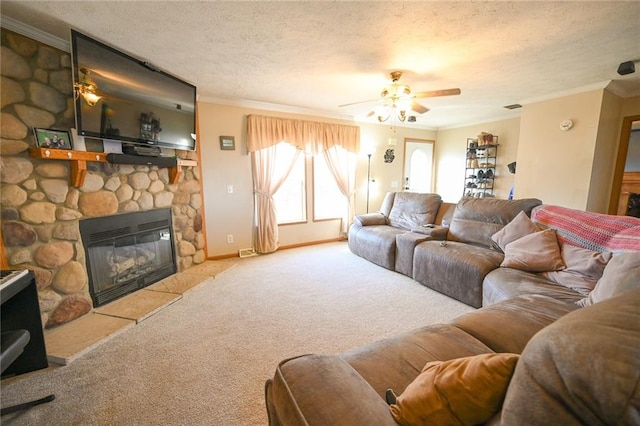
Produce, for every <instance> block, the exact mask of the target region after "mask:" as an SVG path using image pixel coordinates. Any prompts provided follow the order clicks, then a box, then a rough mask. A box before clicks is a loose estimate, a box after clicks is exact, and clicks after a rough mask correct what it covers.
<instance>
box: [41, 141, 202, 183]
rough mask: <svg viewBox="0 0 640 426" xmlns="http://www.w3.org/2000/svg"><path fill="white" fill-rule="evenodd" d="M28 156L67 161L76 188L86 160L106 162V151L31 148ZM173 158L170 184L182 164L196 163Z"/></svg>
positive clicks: (85, 166) (190, 165) (178, 177)
mask: <svg viewBox="0 0 640 426" xmlns="http://www.w3.org/2000/svg"><path fill="white" fill-rule="evenodd" d="M29 156H30V157H33V158H40V159H42V160H66V161H69V162H70V164H71V175H70V176H69V183H70V185H71V186H74V187H76V188H80V187H81V186H82V185H83V184H84V178H85V176H86V175H87V161H93V162H98V163H106V162H108V160H107V153H105V152H89V151H73V150H68V149H53V148H32V149H30V150H29ZM150 158H152V157H150ZM175 160H176V161H175V164H174V165H171V166H170V167H169V182H170V183H172V184H174V183H176V182H178V180H179V179H180V176H181V175H182V166H187V167H193V166H197V165H198V162H197V161H195V160H183V159H181V158H177V159H175Z"/></svg>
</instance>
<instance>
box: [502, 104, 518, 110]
mask: <svg viewBox="0 0 640 426" xmlns="http://www.w3.org/2000/svg"><path fill="white" fill-rule="evenodd" d="M503 108H506V109H518V108H522V105H520V104H511V105H505V106H504V107H503Z"/></svg>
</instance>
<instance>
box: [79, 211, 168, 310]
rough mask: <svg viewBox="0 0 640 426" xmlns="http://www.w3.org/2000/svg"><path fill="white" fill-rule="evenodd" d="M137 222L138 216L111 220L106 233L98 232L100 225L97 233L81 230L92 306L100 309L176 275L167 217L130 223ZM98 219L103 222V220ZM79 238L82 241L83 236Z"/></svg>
mask: <svg viewBox="0 0 640 426" xmlns="http://www.w3.org/2000/svg"><path fill="white" fill-rule="evenodd" d="M123 216H125V217H123ZM140 218H141V216H140V215H138V216H135V217H129V215H117V216H113V217H112V219H115V220H116V223H115V227H113V228H112V229H107V230H104V229H100V228H103V227H104V226H105V225H104V224H102V223H100V224H99V225H100V226H98V229H96V227H94V226H84V228H88V229H89V230H90V231H89V232H88V235H87V236H86V237H87V238H86V240H87V242H88V243H89V244H88V245H87V246H85V251H86V254H87V265H88V268H89V280H90V292H91V297H92V299H93V302H94V306H100V305H103V304H105V303H107V302H109V301H111V300H114V299H116V298H118V297H120V296H123V295H125V294H127V293H131V292H132V291H135V290H138V289H140V288H143V287H146V286H148V285H150V284H152V283H154V282H156V281H158V280H160V279H162V278H165V277H167V276H169V275H171V274H174V273H175V272H176V266H175V254H174V248H173V241H172V228H171V216H170V213H169V216H168V220H166V221H164V220H160V221H152V222H147V223H136V221H135V220H133V219H140ZM98 219H99V220H100V221H104V220H105V219H107V218H98ZM89 220H91V221H95V220H96V219H89ZM107 220H108V219H107ZM123 220H124V221H123ZM132 220H133V221H132ZM83 222H85V221H83ZM85 225H87V224H86V223H85ZM89 225H90V224H89ZM81 228H83V227H82V226H81ZM81 232H82V229H81ZM82 235H83V241H84V240H85V233H84V232H82Z"/></svg>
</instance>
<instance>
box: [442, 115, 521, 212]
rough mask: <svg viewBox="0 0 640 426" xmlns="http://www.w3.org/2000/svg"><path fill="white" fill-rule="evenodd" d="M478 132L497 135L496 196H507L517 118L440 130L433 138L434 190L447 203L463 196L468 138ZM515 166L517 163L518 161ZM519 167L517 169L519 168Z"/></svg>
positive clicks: (517, 132)
mask: <svg viewBox="0 0 640 426" xmlns="http://www.w3.org/2000/svg"><path fill="white" fill-rule="evenodd" d="M481 132H488V133H491V134H493V135H497V136H498V143H499V144H500V145H499V147H498V157H497V163H498V164H497V167H496V179H495V187H494V189H495V191H494V194H495V196H496V198H503V199H506V198H507V197H508V196H509V190H510V189H511V186H512V185H513V178H514V175H512V174H510V173H509V170H508V169H507V164H509V163H511V162H512V161H515V160H516V153H517V152H518V137H519V133H520V119H519V118H512V119H508V120H501V121H494V122H490V123H483V124H476V125H473V126H466V127H457V128H455V129H446V130H440V131H438V134H437V141H436V164H437V165H438V167H437V170H436V191H435V192H436V193H438V194H440V195H441V196H442V199H443V200H444V201H446V202H449V203H456V202H458V200H459V199H460V197H462V195H463V188H464V177H465V164H466V146H467V138H476V137H477V136H478V135H479V134H480V133H481ZM518 167H520V165H519V164H518ZM518 170H519V169H518Z"/></svg>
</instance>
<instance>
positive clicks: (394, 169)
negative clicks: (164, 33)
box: [198, 102, 435, 257]
mask: <svg viewBox="0 0 640 426" xmlns="http://www.w3.org/2000/svg"><path fill="white" fill-rule="evenodd" d="M198 114H199V134H198V139H199V147H200V156H201V160H202V178H203V187H204V202H205V212H206V222H205V223H206V226H207V251H208V256H209V257H219V256H226V255H232V254H237V252H238V250H239V249H241V248H249V247H253V234H252V232H253V209H254V204H253V182H252V177H251V176H252V175H251V162H250V159H249V155H248V154H247V149H246V116H247V115H248V114H263V115H271V116H278V117H291V118H300V119H305V120H314V121H324V122H337V123H347V124H353V123H351V122H347V121H340V120H332V119H329V118H324V117H310V116H304V115H298V114H291V113H284V112H273V111H264V110H258V109H252V108H245V107H237V106H228V105H218V104H213V103H206V102H199V103H198ZM359 125H360V130H361V141H362V146H363V147H373V148H375V152H374V154H373V156H372V157H371V177H372V179H375V182H374V183H372V185H371V188H370V200H369V207H370V211H377V210H378V208H379V207H380V204H381V203H382V198H383V196H384V194H385V193H386V192H387V191H390V190H399V189H400V188H395V189H394V188H392V187H391V184H392V181H394V180H395V181H397V182H401V179H402V157H403V155H402V152H403V141H404V138H405V137H411V138H419V139H431V140H433V139H434V136H435V132H432V131H425V130H420V129H397V133H395V134H394V133H393V132H392V131H391V130H390V128H389V126H388V125H377V124H359ZM221 135H224V136H234V137H235V140H236V150H235V151H222V150H221V149H220V142H219V137H220V136H221ZM390 137H395V138H397V140H398V144H397V146H396V147H395V153H396V158H395V160H394V162H393V163H390V164H389V163H384V160H383V158H384V153H385V151H386V149H387V148H388V146H387V145H388V139H389V138H390ZM311 173H312V170H311V167H310V166H309V165H308V167H307V178H308V182H311ZM356 173H357V175H356V176H357V177H356V181H357V182H358V185H357V187H356V191H357V194H356V213H364V212H365V211H366V181H367V156H366V155H365V153H364V150H363V153H362V154H361V155H360V156H359V163H358V166H357V171H356ZM228 185H233V189H234V192H233V194H229V193H228V192H227V186H228ZM307 207H308V212H309V215H308V216H309V221H308V222H307V223H304V224H294V225H285V226H280V228H279V234H280V245H281V246H288V245H296V244H304V243H309V242H315V241H325V240H331V239H335V238H338V237H339V232H340V221H339V220H325V221H319V222H314V221H313V220H312V214H311V213H310V212H312V208H311V207H312V205H311V204H309V205H308V206H307ZM227 235H233V239H234V242H233V243H231V244H230V243H227Z"/></svg>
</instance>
